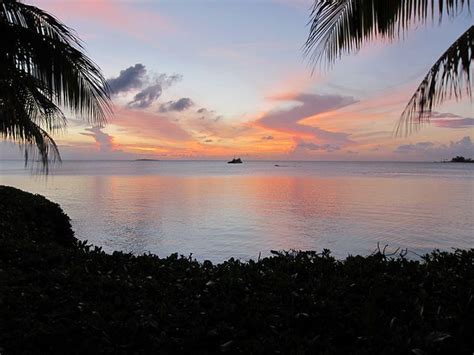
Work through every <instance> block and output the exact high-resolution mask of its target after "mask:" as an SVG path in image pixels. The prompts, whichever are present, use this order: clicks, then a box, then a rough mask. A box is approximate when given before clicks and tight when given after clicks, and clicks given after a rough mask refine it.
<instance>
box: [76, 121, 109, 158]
mask: <svg viewBox="0 0 474 355" xmlns="http://www.w3.org/2000/svg"><path fill="white" fill-rule="evenodd" d="M85 130H86V132H87V133H84V132H82V133H81V134H82V135H83V136H88V137H92V138H94V140H95V143H96V144H97V146H98V147H99V150H100V151H101V152H110V151H113V150H114V137H112V136H111V135H110V134H107V133H104V132H102V127H99V126H94V127H90V128H86V129H85Z"/></svg>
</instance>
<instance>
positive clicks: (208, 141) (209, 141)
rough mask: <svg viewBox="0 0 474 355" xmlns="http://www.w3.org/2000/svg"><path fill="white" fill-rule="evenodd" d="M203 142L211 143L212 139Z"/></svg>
mask: <svg viewBox="0 0 474 355" xmlns="http://www.w3.org/2000/svg"><path fill="white" fill-rule="evenodd" d="M204 142H206V143H212V139H206V140H205V141H204Z"/></svg>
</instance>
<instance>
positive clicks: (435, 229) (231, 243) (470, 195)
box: [0, 161, 474, 262]
mask: <svg viewBox="0 0 474 355" xmlns="http://www.w3.org/2000/svg"><path fill="white" fill-rule="evenodd" d="M0 184H2V185H10V186H14V187H17V188H20V189H22V190H26V191H29V192H33V193H38V194H42V195H44V196H46V197H47V198H48V199H50V200H52V201H54V202H57V203H59V204H60V205H61V207H62V208H63V209H64V211H65V212H66V213H67V214H68V215H69V216H70V218H71V224H72V226H73V229H74V231H75V233H76V237H77V238H79V239H82V240H88V241H89V243H91V244H94V245H97V246H100V247H102V248H103V249H104V250H105V251H106V252H113V251H115V250H119V251H124V252H131V253H134V254H143V253H149V252H150V253H154V254H157V255H159V256H161V257H166V256H168V255H169V254H171V253H178V254H182V255H185V256H189V255H191V254H192V257H193V258H197V259H198V260H206V259H208V260H211V261H213V262H221V261H223V260H225V259H228V258H230V257H234V258H239V259H241V260H249V259H257V258H258V257H259V255H261V256H266V255H269V253H270V251H271V250H292V249H294V250H317V251H321V250H323V249H330V250H331V251H332V253H333V255H335V256H336V257H338V258H344V257H346V256H347V255H348V254H352V255H354V254H362V255H368V254H370V253H371V252H373V251H374V250H375V249H376V248H377V245H380V247H381V248H382V247H384V246H385V245H388V247H387V252H390V251H394V250H396V249H397V248H407V249H408V251H409V253H408V256H409V257H410V256H411V257H415V258H416V257H417V255H419V254H423V253H426V252H429V251H431V250H433V249H435V248H439V249H442V250H451V248H472V247H474V164H453V163H406V162H292V161H287V162H284V161H271V162H270V161H267V162H263V161H258V162H257V161H252V162H244V164H235V165H230V164H226V162H224V161H65V162H63V163H62V164H61V165H57V166H54V167H52V171H51V173H50V175H49V176H47V177H45V176H42V175H40V174H36V172H35V170H31V169H29V168H26V169H25V168H24V166H23V162H20V161H2V162H0Z"/></svg>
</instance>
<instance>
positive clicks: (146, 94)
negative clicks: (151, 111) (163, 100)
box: [127, 84, 163, 109]
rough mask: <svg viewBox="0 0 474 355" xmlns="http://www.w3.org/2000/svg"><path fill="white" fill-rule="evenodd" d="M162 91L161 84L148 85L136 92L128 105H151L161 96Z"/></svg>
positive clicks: (136, 107)
mask: <svg viewBox="0 0 474 355" xmlns="http://www.w3.org/2000/svg"><path fill="white" fill-rule="evenodd" d="M162 92H163V89H162V87H161V84H155V85H151V86H148V87H146V88H145V89H143V90H142V91H140V92H139V93H138V94H136V95H135V96H134V98H133V100H132V101H130V102H129V103H128V105H127V106H128V107H130V108H135V109H140V108H147V107H150V106H151V104H152V103H153V102H155V101H156V99H157V98H159V97H160V96H161V93H162Z"/></svg>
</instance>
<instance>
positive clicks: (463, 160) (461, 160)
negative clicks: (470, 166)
mask: <svg viewBox="0 0 474 355" xmlns="http://www.w3.org/2000/svg"><path fill="white" fill-rule="evenodd" d="M451 163H474V160H472V159H471V158H464V157H463V156H460V155H458V156H455V157H454V158H452V159H451Z"/></svg>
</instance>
